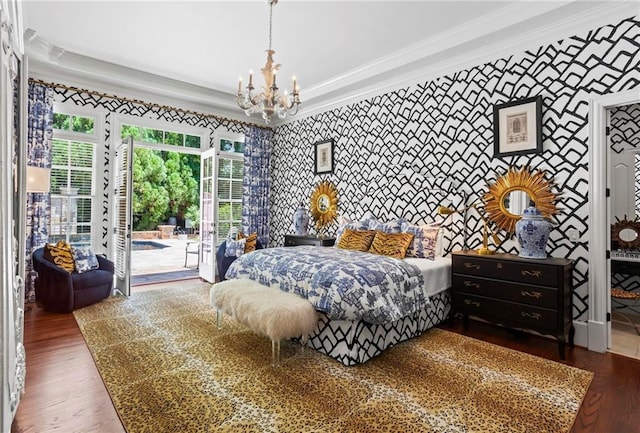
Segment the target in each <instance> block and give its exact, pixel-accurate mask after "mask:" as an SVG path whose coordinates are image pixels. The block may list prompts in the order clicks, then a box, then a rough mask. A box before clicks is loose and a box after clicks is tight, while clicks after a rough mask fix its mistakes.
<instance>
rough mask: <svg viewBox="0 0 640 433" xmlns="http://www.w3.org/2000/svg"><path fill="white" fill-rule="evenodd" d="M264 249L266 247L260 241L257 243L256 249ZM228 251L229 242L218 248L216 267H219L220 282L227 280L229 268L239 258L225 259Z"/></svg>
mask: <svg viewBox="0 0 640 433" xmlns="http://www.w3.org/2000/svg"><path fill="white" fill-rule="evenodd" d="M262 248H264V247H263V246H262V244H261V243H260V241H256V249H257V250H261V249H262ZM226 249H227V241H224V242H222V243H221V244H220V246H219V247H218V250H217V251H216V265H217V269H218V277H219V278H220V281H225V280H226V278H225V277H224V275H225V274H226V273H227V269H229V266H231V263H233V262H234V261H235V260H236V259H237V257H225V255H224V252H225V250H226Z"/></svg>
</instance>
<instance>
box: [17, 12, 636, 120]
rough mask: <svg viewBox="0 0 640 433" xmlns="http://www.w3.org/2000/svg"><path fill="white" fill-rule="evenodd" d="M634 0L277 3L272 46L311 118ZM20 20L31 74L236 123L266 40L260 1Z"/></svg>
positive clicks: (588, 24) (286, 83) (589, 23)
mask: <svg viewBox="0 0 640 433" xmlns="http://www.w3.org/2000/svg"><path fill="white" fill-rule="evenodd" d="M638 4H639V3H638V1H626V2H622V1H615V2H603V1H518V2H516V1H416V0H414V1H345V0H342V1H329V0H280V2H279V3H278V4H277V5H275V6H274V8H273V42H272V45H273V49H274V50H275V51H276V54H275V56H274V59H275V61H276V62H277V63H281V64H282V67H281V69H280V72H279V74H278V82H279V85H280V87H281V88H283V89H284V88H287V89H290V88H291V81H290V80H291V76H292V75H295V76H296V77H297V80H298V84H299V86H300V88H301V99H302V100H303V107H304V109H305V112H307V113H311V112H314V111H319V110H322V109H327V108H330V107H331V106H335V105H339V104H343V103H346V102H349V101H353V100H357V99H362V98H363V97H366V96H367V95H369V94H371V93H372V92H374V93H375V92H378V93H379V92H380V89H384V90H389V89H391V88H394V87H395V88H398V87H401V86H402V85H406V84H407V83H416V82H419V81H424V80H425V79H428V78H432V77H437V76H440V75H443V73H446V72H450V71H456V70H460V69H461V68H463V67H465V66H466V67H468V66H472V65H473V64H477V63H478V62H480V61H488V60H490V59H491V58H492V57H493V58H497V57H500V56H502V55H505V54H510V53H514V52H517V51H515V49H516V48H517V49H519V50H522V49H525V48H527V47H528V48H534V47H535V46H538V45H540V43H541V42H542V41H546V42H552V41H555V40H557V39H561V38H562V37H566V36H571V35H574V34H576V32H577V30H578V29H583V28H584V29H590V28H594V27H595V25H594V22H598V20H609V21H603V22H602V23H603V24H605V23H609V22H611V21H610V20H611V19H612V18H611V16H613V17H614V19H615V18H624V17H627V16H629V15H632V14H633V13H634V12H633V11H636V12H635V13H637V12H638ZM23 16H24V28H25V29H27V31H26V32H25V51H26V53H27V54H28V55H29V56H30V59H31V60H30V62H31V63H30V69H31V71H33V74H32V75H35V76H38V75H40V76H42V77H43V78H46V77H51V78H52V79H55V78H58V81H60V77H66V78H67V80H69V79H72V80H74V81H75V82H77V83H79V84H87V83H90V82H91V81H96V82H103V83H106V82H110V83H112V84H111V85H108V84H103V86H108V87H109V86H110V87H113V86H115V87H113V88H114V89H119V88H122V89H125V88H128V87H132V88H136V89H138V91H146V92H149V93H154V94H155V93H159V94H162V95H165V96H166V97H168V98H175V99H184V100H186V101H191V102H192V103H194V104H199V106H203V107H205V106H206V107H207V108H210V109H216V110H218V111H219V112H223V113H230V114H231V115H232V116H235V117H238V118H241V117H240V116H243V114H242V113H241V112H240V111H239V109H237V108H235V107H234V105H233V94H234V93H235V91H236V89H237V82H238V77H239V75H242V76H243V80H244V81H245V84H246V80H247V76H248V71H249V69H253V71H255V72H257V73H259V70H260V68H261V67H262V66H263V65H264V62H265V60H266V57H265V53H264V51H265V50H266V49H267V47H268V18H269V6H268V3H267V1H266V0H235V1H182V0H174V1H159V0H156V1H113V0H112V1H60V0H24V2H23ZM532 44H535V45H532ZM255 78H256V79H257V80H259V81H258V83H259V84H261V83H260V80H261V78H260V77H259V75H258V74H256V75H255ZM94 88H96V87H94ZM105 88H106V87H105ZM96 89H97V88H96Z"/></svg>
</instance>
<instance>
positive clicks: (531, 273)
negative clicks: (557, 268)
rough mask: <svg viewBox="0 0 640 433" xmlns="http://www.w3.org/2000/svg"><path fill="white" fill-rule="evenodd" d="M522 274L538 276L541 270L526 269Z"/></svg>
mask: <svg viewBox="0 0 640 433" xmlns="http://www.w3.org/2000/svg"><path fill="white" fill-rule="evenodd" d="M522 275H524V276H529V277H536V278H540V276H541V275H542V271H527V270H526V269H525V270H523V271H522Z"/></svg>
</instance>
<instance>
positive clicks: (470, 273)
mask: <svg viewBox="0 0 640 433" xmlns="http://www.w3.org/2000/svg"><path fill="white" fill-rule="evenodd" d="M452 258H453V262H452V281H451V295H452V302H453V305H452V310H451V311H452V314H453V317H455V315H456V314H461V315H462V316H463V318H464V324H465V327H466V326H467V325H468V318H469V316H477V317H480V318H482V319H485V320H488V321H490V322H492V323H496V324H501V325H504V326H507V327H510V328H517V329H529V330H533V331H536V332H539V333H540V334H544V335H553V336H554V337H556V338H557V340H558V346H559V351H560V358H561V359H565V354H564V351H565V342H567V341H568V342H569V344H570V345H571V346H573V336H574V332H575V330H574V327H573V321H572V318H571V313H572V311H571V310H572V308H571V307H572V299H573V298H572V297H573V287H572V273H573V261H572V260H568V259H561V258H554V257H550V258H547V259H524V258H520V257H518V256H516V255H513V254H494V255H488V256H485V255H478V254H477V253H476V252H475V251H456V252H454V253H453V255H452Z"/></svg>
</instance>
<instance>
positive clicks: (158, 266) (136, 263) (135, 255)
mask: <svg viewBox="0 0 640 433" xmlns="http://www.w3.org/2000/svg"><path fill="white" fill-rule="evenodd" d="M145 241H146V239H145ZM149 241H152V242H157V243H159V244H162V245H167V248H159V249H154V250H136V251H131V275H146V274H157V273H164V272H174V271H184V270H188V269H195V268H196V267H197V266H198V255H197V254H189V257H188V262H187V266H188V267H185V266H184V259H185V249H186V247H187V242H194V240H193V239H189V240H181V239H149ZM195 242H197V240H195ZM189 250H190V251H197V248H196V245H195V244H192V245H191V247H190V248H189Z"/></svg>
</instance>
